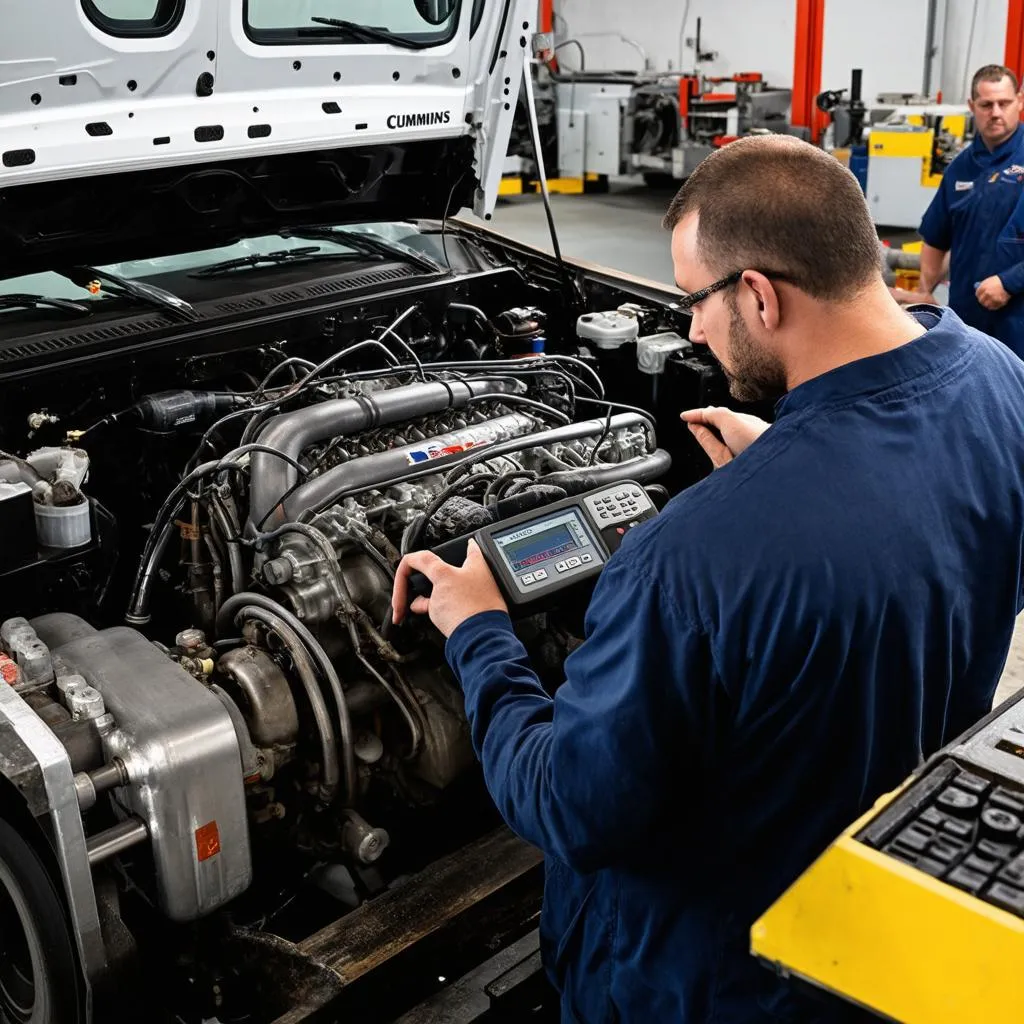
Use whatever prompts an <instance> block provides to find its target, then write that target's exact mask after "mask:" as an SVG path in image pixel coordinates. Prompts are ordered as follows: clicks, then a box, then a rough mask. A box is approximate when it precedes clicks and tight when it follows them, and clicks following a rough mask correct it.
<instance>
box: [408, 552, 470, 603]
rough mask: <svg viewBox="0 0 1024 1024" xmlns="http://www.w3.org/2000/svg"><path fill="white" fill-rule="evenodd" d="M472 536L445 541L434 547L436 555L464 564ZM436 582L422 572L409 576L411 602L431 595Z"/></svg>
mask: <svg viewBox="0 0 1024 1024" xmlns="http://www.w3.org/2000/svg"><path fill="white" fill-rule="evenodd" d="M470 539H471V537H470V536H467V537H456V538H455V540H449V541H445V543H444V544H439V545H438V546H437V547H436V548H434V549H433V552H434V554H435V555H437V556H438V558H440V559H441V560H442V561H445V562H447V563H448V564H449V565H462V563H463V562H465V561H466V552H467V550H468V549H469V542H470ZM433 590H434V584H433V583H431V582H430V580H428V579H427V577H426V576H424V575H423V573H421V572H414V573H412V575H411V576H410V577H409V604H410V605H411V604H412V602H413V601H414V600H415V599H416V598H417V597H430V595H431V593H433Z"/></svg>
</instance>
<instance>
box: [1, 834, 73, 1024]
mask: <svg viewBox="0 0 1024 1024" xmlns="http://www.w3.org/2000/svg"><path fill="white" fill-rule="evenodd" d="M83 1020H84V1014H83V1013H82V1006H81V1001H80V999H79V985H78V965H77V960H76V958H75V951H74V946H73V945H72V939H71V935H70V932H69V931H68V924H67V919H66V918H65V916H64V908H63V905H62V903H61V900H60V897H59V896H58V895H57V890H56V889H55V888H54V885H53V882H52V881H51V879H50V874H49V872H48V871H47V869H46V866H45V864H44V863H43V861H42V860H41V859H40V857H39V855H38V854H37V853H36V851H35V850H34V849H33V848H32V847H31V846H30V845H29V844H28V843H27V842H25V840H24V839H22V838H21V836H20V835H18V833H17V832H16V831H15V830H14V829H13V828H12V827H11V826H10V825H9V824H8V823H7V822H6V821H4V820H2V819H0V1024H80V1022H81V1021H83Z"/></svg>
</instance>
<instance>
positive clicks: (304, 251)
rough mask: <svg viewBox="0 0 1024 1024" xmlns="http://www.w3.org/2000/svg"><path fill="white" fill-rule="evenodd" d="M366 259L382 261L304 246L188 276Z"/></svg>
mask: <svg viewBox="0 0 1024 1024" xmlns="http://www.w3.org/2000/svg"><path fill="white" fill-rule="evenodd" d="M365 259H375V260H376V259H381V256H380V255H378V254H376V253H370V254H367V253H365V252H324V251H323V250H322V249H321V248H320V246H319V245H303V246H299V247H298V248H296V249H278V250H276V251H275V252H255V253H253V254H252V255H251V256H238V257H236V258H235V259H233V260H224V261H223V263H214V264H213V265H212V266H209V267H203V269H202V270H194V271H193V272H192V273H191V274H189V275H188V276H189V277H219V276H220V275H221V274H230V273H231V272H232V271H235V270H245V269H246V268H249V267H259V266H263V265H264V264H281V263H292V262H306V263H312V262H317V261H319V260H365Z"/></svg>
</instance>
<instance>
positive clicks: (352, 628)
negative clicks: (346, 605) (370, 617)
mask: <svg viewBox="0 0 1024 1024" xmlns="http://www.w3.org/2000/svg"><path fill="white" fill-rule="evenodd" d="M345 621H346V624H347V626H348V635H349V639H350V640H351V642H352V648H353V650H354V651H355V652H356V657H357V658H358V659H359V663H360V664H361V665H362V666H363V668H365V669H366V671H367V672H369V673H370V675H371V676H373V678H374V679H376V680H377V682H378V683H379V684H380V686H381V688H382V689H383V690H384V692H385V693H386V694H387V695H388V696H389V697H390V698H391V700H392V701H393V702H394V704H395V707H397V708H398V711H399V713H400V714H401V716H402V717H403V718H404V719H405V724H406V725H407V726H408V727H409V736H410V741H411V745H410V750H409V754H408V755H407V757H406V760H409V761H411V760H413V758H415V757H418V756H419V753H420V751H421V750H422V749H423V729H422V727H421V725H420V723H419V722H418V721H417V718H416V712H415V711H413V710H412V708H410V707H408V706H407V705H406V703H405V701H404V700H403V699H402V697H400V696H399V694H398V692H397V691H396V690H395V688H394V687H393V686H392V685H391V684H390V683H389V682H388V681H387V680H386V679H385V678H384V676H383V675H381V673H380V672H378V671H377V670H376V669H375V668H374V667H373V665H371V664H370V662H369V660H368V659H367V657H366V656H365V655H364V654H363V653H362V651H361V650H360V649H359V633H358V632H357V630H356V624H355V623H354V622H353V621H352V620H351V619H346V620H345ZM392 670H393V671H395V670H394V669H392Z"/></svg>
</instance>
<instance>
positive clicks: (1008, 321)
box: [918, 64, 1024, 356]
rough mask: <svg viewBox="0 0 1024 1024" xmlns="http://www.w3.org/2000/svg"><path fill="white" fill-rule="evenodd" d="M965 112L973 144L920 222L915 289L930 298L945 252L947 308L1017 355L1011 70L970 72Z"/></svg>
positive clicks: (1019, 223)
mask: <svg viewBox="0 0 1024 1024" xmlns="http://www.w3.org/2000/svg"><path fill="white" fill-rule="evenodd" d="M970 108H971V112H972V113H973V114H974V125H975V136H974V140H973V141H972V142H971V144H970V145H969V146H968V147H967V148H966V149H964V150H963V151H962V152H961V153H959V154H958V155H957V157H956V159H954V160H953V162H952V163H951V164H950V165H949V167H947V168H946V173H945V174H944V175H943V178H942V184H941V185H940V186H939V189H938V191H937V192H936V195H935V198H934V199H933V200H932V202H931V205H930V206H929V207H928V210H927V211H926V213H925V215H924V219H923V220H922V222H921V227H920V234H921V237H922V239H924V245H923V246H922V250H921V281H920V284H919V285H918V287H919V289H920V290H921V291H922V292H924V293H925V294H926V295H930V293H931V292H932V290H933V289H934V288H935V286H936V285H937V284H938V283H939V282H940V281H941V280H942V279H943V276H944V264H945V259H946V255H947V253H948V254H949V256H950V266H949V282H950V284H949V305H950V306H951V307H952V308H953V309H954V310H956V312H957V314H958V315H959V316H960V318H961V319H962V320H963V321H964V322H965V323H967V324H970V326H971V327H977V328H978V330H979V331H984V332H985V333H986V334H991V335H992V336H993V337H994V338H998V339H999V340H1000V341H1001V342H1003V343H1004V344H1006V345H1008V346H1009V347H1010V348H1012V349H1013V351H1014V352H1016V353H1017V354H1018V355H1021V356H1024V202H1022V197H1024V128H1022V127H1021V124H1020V114H1021V96H1020V93H1019V92H1018V86H1017V79H1016V76H1015V75H1014V74H1013V72H1012V71H1011V70H1010V69H1009V68H1005V67H1001V66H1000V65H997V64H989V65H987V66H986V67H983V68H980V69H979V70H978V71H977V72H975V75H974V80H973V81H972V83H971V99H970Z"/></svg>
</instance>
